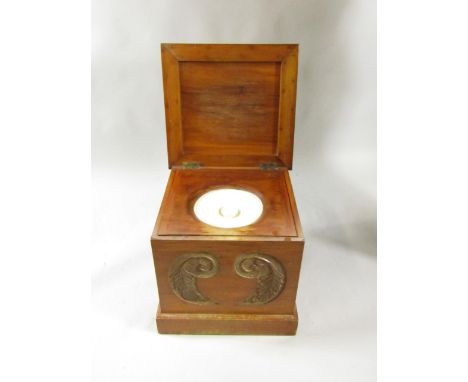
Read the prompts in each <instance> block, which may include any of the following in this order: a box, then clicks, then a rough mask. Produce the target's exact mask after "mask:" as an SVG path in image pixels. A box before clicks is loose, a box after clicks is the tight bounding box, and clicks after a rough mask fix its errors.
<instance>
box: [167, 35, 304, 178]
mask: <svg viewBox="0 0 468 382" xmlns="http://www.w3.org/2000/svg"><path fill="white" fill-rule="evenodd" d="M298 50H299V46H298V44H167V43H163V44H161V59H162V70H163V86H164V104H165V114H166V134H167V149H168V162H169V168H172V167H181V166H184V164H186V163H187V162H192V161H195V162H197V164H196V165H198V162H199V163H200V164H201V165H202V166H204V167H247V168H249V167H250V168H251V167H259V166H262V165H265V163H267V165H271V164H273V166H278V167H286V168H288V169H291V168H292V159H293V144H294V123H295V109H296V87H297V66H298ZM181 62H233V63H235V62H241V63H242V62H257V63H268V62H271V63H280V64H281V69H280V79H279V105H278V130H277V142H276V152H275V155H269V156H263V157H261V156H258V155H255V153H252V155H250V153H249V155H243V158H234V159H232V158H231V159H230V160H224V159H223V157H220V158H217V159H216V162H213V160H207V158H206V157H204V156H203V154H200V155H196V156H195V157H194V155H191V156H187V155H184V147H183V127H182V113H181V108H182V102H181V98H182V96H181V84H180V71H179V64H180V63H181ZM204 162H207V163H204Z"/></svg>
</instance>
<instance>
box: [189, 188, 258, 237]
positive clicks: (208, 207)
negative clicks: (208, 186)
mask: <svg viewBox="0 0 468 382" xmlns="http://www.w3.org/2000/svg"><path fill="white" fill-rule="evenodd" d="M229 203H235V204H234V206H235V208H238V209H239V213H237V214H235V216H233V217H232V218H231V217H223V216H222V214H221V213H220V211H221V210H222V209H223V207H225V206H226V205H229ZM193 212H194V214H195V217H196V218H197V219H198V220H200V221H201V222H203V223H205V224H208V225H210V226H213V227H216V228H224V229H233V228H241V227H246V226H248V225H251V224H254V223H255V222H256V221H258V219H259V218H260V216H261V215H262V213H263V202H262V200H261V199H260V198H259V197H258V196H257V195H255V194H254V193H253V192H250V191H247V190H242V189H236V188H229V187H224V188H218V189H215V190H211V191H207V192H205V193H204V194H203V195H201V196H200V197H199V198H198V199H197V200H196V201H195V204H194V206H193Z"/></svg>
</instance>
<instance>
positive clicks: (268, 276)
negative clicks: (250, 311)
mask: <svg viewBox="0 0 468 382" xmlns="http://www.w3.org/2000/svg"><path fill="white" fill-rule="evenodd" d="M234 269H235V271H236V273H237V274H238V275H239V276H242V277H246V278H249V279H253V278H256V279H257V286H256V288H255V291H254V293H253V294H251V295H250V296H248V297H247V298H246V299H244V301H243V304H247V305H262V304H266V303H268V302H270V301H272V300H274V299H275V298H276V297H278V296H279V294H280V293H281V292H282V290H283V288H284V285H285V284H286V272H285V271H284V268H283V266H282V265H281V263H280V262H279V261H278V260H276V259H275V258H274V257H272V256H268V255H262V254H249V255H241V256H239V257H238V258H237V259H236V261H235V263H234Z"/></svg>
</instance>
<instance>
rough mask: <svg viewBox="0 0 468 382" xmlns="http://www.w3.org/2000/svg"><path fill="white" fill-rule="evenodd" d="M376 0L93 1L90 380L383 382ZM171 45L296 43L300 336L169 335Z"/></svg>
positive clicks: (295, 168)
mask: <svg viewBox="0 0 468 382" xmlns="http://www.w3.org/2000/svg"><path fill="white" fill-rule="evenodd" d="M375 18H376V9H375V2H374V1H373V0H310V1H304V0H302V1H294V0H291V1H285V0H261V1H260V0H250V1H246V0H236V1H227V0H217V1H216V0H212V1H209V0H203V1H197V0H192V1H189V0H187V1H180V0H166V1H156V0H132V1H124V0H93V15H92V24H93V25H92V27H93V28H92V54H93V58H92V60H93V62H92V76H93V80H92V155H93V156H92V165H93V169H92V170H93V236H92V237H93V264H92V266H93V276H92V288H93V352H94V355H93V375H94V379H95V380H96V381H113V382H116V381H132V382H134V381H148V380H157V381H164V382H166V381H169V382H172V381H177V382H179V381H180V382H183V381H192V382H195V381H202V380H203V381H215V380H224V381H237V380H240V379H241V378H244V379H245V380H254V379H258V378H262V380H263V379H269V380H278V381H280V380H284V379H288V380H290V381H311V380H316V381H321V382H324V381H360V382H365V381H374V380H375V372H376V371H375V370H376V365H375V362H376V354H375V351H376V338H375V332H376V270H375V266H376V257H375V255H376V254H375V252H376V227H375V226H376V208H375V202H376V200H375V198H376V196H375V195H376V189H375V185H376V171H375V165H376V163H375V149H376V148H375V138H376V136H375V122H376V69H375V67H376V62H375V61H376V43H375V39H376V31H375V24H376V20H375ZM161 42H187V43H190V42H197V43H209V42H210V43H299V44H300V48H299V78H298V83H299V85H298V94H297V109H296V133H295V147H294V150H295V151H294V164H293V171H292V172H291V176H292V181H293V186H294V191H295V194H296V198H297V202H298V206H299V209H300V215H301V220H302V224H303V228H304V231H305V234H306V249H305V252H304V260H303V268H302V271H301V280H300V284H299V291H298V300H297V303H298V312H299V328H298V333H297V336H295V337H226V336H219V337H210V336H167V335H166V336H162V335H158V334H157V332H156V329H155V324H154V316H155V309H156V306H157V291H156V283H155V277H154V270H153V263H152V256H151V249H150V245H149V238H150V234H151V231H152V228H153V225H154V221H155V218H156V214H157V210H158V208H159V204H160V201H161V199H162V195H163V191H164V187H165V184H166V180H167V177H168V174H169V170H168V169H167V154H166V140H165V125H164V103H163V91H162V76H161V63H160V46H159V45H160V43H161Z"/></svg>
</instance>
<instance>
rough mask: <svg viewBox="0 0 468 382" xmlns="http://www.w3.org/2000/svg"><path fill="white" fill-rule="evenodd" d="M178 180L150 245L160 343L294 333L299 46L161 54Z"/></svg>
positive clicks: (198, 48)
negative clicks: (165, 336)
mask: <svg viewBox="0 0 468 382" xmlns="http://www.w3.org/2000/svg"><path fill="white" fill-rule="evenodd" d="M161 54H162V68H163V83H164V99H165V110H166V133H167V147H168V156H169V168H170V169H171V174H170V178H169V181H168V184H167V187H166V191H165V194H164V198H163V201H162V204H161V208H160V211H159V214H158V217H157V221H156V225H155V227H154V231H153V234H152V236H151V246H152V250H153V258H154V265H155V269H156V279H157V285H158V292H159V307H158V311H157V316H156V323H157V328H158V331H159V332H160V333H180V334H279V335H293V334H295V333H296V328H297V323H298V318H297V312H296V302H295V301H296V292H297V287H298V281H299V271H300V266H301V259H302V252H303V248H304V236H303V233H302V229H301V224H300V221H299V215H298V212H297V207H296V202H295V200H294V193H293V190H292V186H291V181H290V178H289V174H288V170H290V169H291V168H292V156H293V138H294V114H295V104H296V81H297V64H298V46H297V45H296V44H287V45H284V44H281V45H252V44H248V45H237V44H228V45H216V44H162V45H161Z"/></svg>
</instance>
